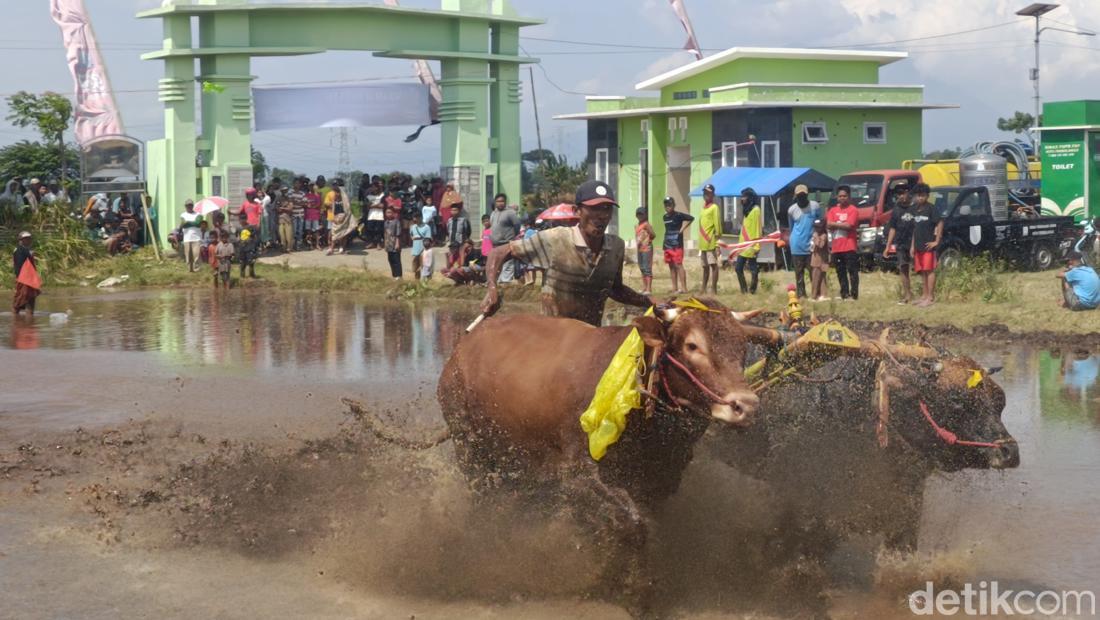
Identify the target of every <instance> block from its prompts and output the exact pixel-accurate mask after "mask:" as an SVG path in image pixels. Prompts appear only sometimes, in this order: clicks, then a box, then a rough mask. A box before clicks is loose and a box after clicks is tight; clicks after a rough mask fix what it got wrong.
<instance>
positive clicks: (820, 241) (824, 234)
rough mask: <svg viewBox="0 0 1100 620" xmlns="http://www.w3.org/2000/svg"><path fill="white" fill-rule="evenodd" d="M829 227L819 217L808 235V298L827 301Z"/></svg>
mask: <svg viewBox="0 0 1100 620" xmlns="http://www.w3.org/2000/svg"><path fill="white" fill-rule="evenodd" d="M828 276H829V229H828V228H827V227H826V226H825V220H823V219H821V218H820V217H819V218H818V219H816V220H814V230H813V234H812V235H811V236H810V299H812V300H813V301H829V278H828Z"/></svg>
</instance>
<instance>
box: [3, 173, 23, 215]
mask: <svg viewBox="0 0 1100 620" xmlns="http://www.w3.org/2000/svg"><path fill="white" fill-rule="evenodd" d="M22 206H23V196H22V194H21V193H20V191H19V181H16V180H15V179H12V180H10V181H8V182H7V183H6V184H5V185H4V193H2V194H0V221H5V222H14V221H15V218H16V216H17V215H18V214H19V211H20V210H21V207H22Z"/></svg>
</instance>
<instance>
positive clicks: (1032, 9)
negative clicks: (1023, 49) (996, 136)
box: [1016, 2, 1096, 127]
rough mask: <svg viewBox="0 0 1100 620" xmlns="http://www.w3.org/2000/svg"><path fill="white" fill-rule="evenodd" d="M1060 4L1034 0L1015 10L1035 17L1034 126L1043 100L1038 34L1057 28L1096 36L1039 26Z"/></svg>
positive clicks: (1031, 74)
mask: <svg viewBox="0 0 1100 620" xmlns="http://www.w3.org/2000/svg"><path fill="white" fill-rule="evenodd" d="M1059 6H1060V5H1057V4H1048V3H1045V2H1035V3H1033V4H1029V5H1027V6H1026V7H1024V8H1022V9H1020V10H1019V11H1016V14H1017V15H1020V16H1021V17H1034V18H1035V66H1034V67H1032V68H1031V73H1030V78H1031V81H1032V85H1033V86H1034V87H1035V121H1034V122H1035V126H1036V127H1038V126H1039V117H1040V116H1041V115H1042V113H1043V100H1042V96H1041V94H1040V91H1039V35H1041V34H1043V31H1044V30H1057V31H1059V32H1068V33H1070V34H1078V35H1081V36H1086V37H1094V36H1096V33H1095V32H1091V31H1089V30H1069V29H1066V28H1056V27H1054V26H1044V27H1041V28H1040V27H1039V19H1040V18H1042V17H1043V15H1046V14H1047V13H1049V12H1051V11H1053V10H1054V9H1056V8H1058V7H1059Z"/></svg>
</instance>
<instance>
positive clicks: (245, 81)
mask: <svg viewBox="0 0 1100 620" xmlns="http://www.w3.org/2000/svg"><path fill="white" fill-rule="evenodd" d="M441 1H442V10H423V9H407V8H400V7H389V6H380V5H377V4H366V3H363V4H331V5H330V4H317V3H310V4H306V3H300V4H294V3H287V4H273V3H272V4H251V3H246V2H245V1H244V0H194V1H193V3H188V4H183V3H180V4H174V3H171V2H168V3H166V6H163V7H161V8H158V9H153V10H149V11H144V12H142V13H139V14H138V17H141V18H158V19H160V20H161V21H162V22H163V26H164V47H163V48H162V49H161V50H159V51H156V52H151V53H148V54H144V55H143V56H142V58H143V59H145V60H163V61H164V78H163V79H162V80H160V87H159V92H160V101H161V102H163V104H164V132H165V133H164V139H162V140H154V141H151V142H149V144H148V145H147V153H148V155H147V157H148V165H147V167H146V170H147V174H148V177H149V191H150V194H151V195H152V196H153V199H154V201H155V204H156V205H157V207H158V209H157V210H158V212H159V213H160V218H159V227H160V233H161V235H162V238H164V235H166V234H167V232H168V231H169V230H170V229H171V228H172V227H174V225H175V224H176V221H177V220H178V218H179V213H180V212H181V211H182V210H183V202H184V201H185V200H186V199H187V198H191V197H195V196H204V195H213V194H217V193H220V194H221V195H223V196H225V197H227V198H229V199H230V200H231V201H236V200H240V199H242V196H239V195H235V194H233V192H234V191H243V187H241V185H242V184H243V183H244V182H245V181H246V180H247V179H251V170H252V167H251V161H252V157H251V146H252V136H251V133H252V129H251V127H252V96H251V89H250V84H251V82H252V80H253V79H254V76H253V75H251V59H252V58H253V57H256V56H295V55H303V54H318V53H322V52H325V51H329V50H363V51H372V52H374V55H375V56H380V57H384V58H404V59H415V58H423V59H428V60H438V61H440V63H441V66H442V72H441V76H440V79H439V84H440V88H441V90H442V94H443V102H442V104H441V106H440V110H439V120H440V122H441V130H442V134H443V135H442V153H441V165H442V168H443V170H444V171H450V172H451V173H459V172H461V173H462V176H464V177H465V178H466V179H467V180H469V179H476V182H477V183H478V188H477V189H478V190H482V188H483V191H474V192H472V193H473V195H472V196H466V199H467V205H468V207H469V208H470V209H471V210H473V211H475V212H476V211H480V209H482V208H483V206H484V205H483V204H477V203H474V199H481V198H483V196H484V194H488V193H492V192H496V191H504V192H507V193H508V194H509V195H510V196H514V197H516V198H518V197H519V192H520V165H521V164H520V133H519V104H520V96H521V92H520V91H521V86H520V80H519V65H520V64H522V63H527V62H535V60H534V59H531V58H526V57H523V56H520V55H519V30H520V28H522V27H524V26H532V25H536V24H540V23H542V20H537V19H527V18H522V17H518V16H516V15H515V13H514V11H513V10H512V9H511V6H510V5H509V3H508V0H441ZM196 35H197V36H196ZM193 40H194V41H195V42H196V43H197V47H196V46H195V45H193V44H192V41H193ZM195 59H198V61H199V63H198V64H199V71H198V75H196V71H195ZM203 82H212V83H216V84H218V85H219V86H220V88H219V89H218V90H219V91H220V92H203V89H201V88H199V84H201V83H203ZM199 92H201V94H199V95H198V96H200V97H201V101H200V102H199V103H200V104H201V110H202V114H201V124H202V126H201V127H197V126H196V117H195V112H196V101H195V97H196V96H197V93H199ZM456 176H458V175H457V174H456ZM216 190H217V191H216ZM479 202H480V203H483V202H484V200H483V199H481V200H479ZM472 219H476V218H472Z"/></svg>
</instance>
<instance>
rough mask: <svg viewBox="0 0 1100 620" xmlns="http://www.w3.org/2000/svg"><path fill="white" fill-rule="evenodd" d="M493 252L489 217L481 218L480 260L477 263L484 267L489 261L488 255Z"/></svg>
mask: <svg viewBox="0 0 1100 620" xmlns="http://www.w3.org/2000/svg"><path fill="white" fill-rule="evenodd" d="M492 251H493V231H492V227H491V226H490V223H489V216H488V215H483V216H481V260H480V261H478V262H479V263H480V264H481V265H482V266H485V265H486V264H487V263H488V260H489V254H490V253H491V252H492Z"/></svg>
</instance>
